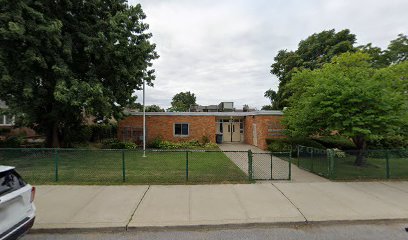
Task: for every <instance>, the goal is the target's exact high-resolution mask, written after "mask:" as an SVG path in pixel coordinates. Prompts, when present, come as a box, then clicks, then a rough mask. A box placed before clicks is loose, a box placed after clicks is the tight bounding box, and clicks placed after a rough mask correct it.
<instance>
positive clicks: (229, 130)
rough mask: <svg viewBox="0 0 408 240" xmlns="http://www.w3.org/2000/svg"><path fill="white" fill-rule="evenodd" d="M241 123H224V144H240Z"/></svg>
mask: <svg viewBox="0 0 408 240" xmlns="http://www.w3.org/2000/svg"><path fill="white" fill-rule="evenodd" d="M239 127H240V125H239V122H224V123H222V128H223V130H224V133H223V142H240V141H241V133H240V129H239Z"/></svg>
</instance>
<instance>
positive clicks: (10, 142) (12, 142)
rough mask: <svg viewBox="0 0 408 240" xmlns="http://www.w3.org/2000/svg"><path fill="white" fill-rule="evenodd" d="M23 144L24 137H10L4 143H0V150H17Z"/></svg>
mask: <svg viewBox="0 0 408 240" xmlns="http://www.w3.org/2000/svg"><path fill="white" fill-rule="evenodd" d="M23 142H24V137H22V136H11V137H8V138H6V140H4V141H0V148H18V147H21V144H22V143H23Z"/></svg>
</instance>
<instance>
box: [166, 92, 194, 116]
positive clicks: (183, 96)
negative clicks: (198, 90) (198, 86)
mask: <svg viewBox="0 0 408 240" xmlns="http://www.w3.org/2000/svg"><path fill="white" fill-rule="evenodd" d="M194 104H196V96H195V94H194V93H191V92H190V91H188V92H180V93H177V94H176V95H174V97H173V100H172V101H171V107H170V108H169V111H170V112H187V111H188V110H189V109H190V106H191V105H194Z"/></svg>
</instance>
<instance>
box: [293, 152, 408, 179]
mask: <svg viewBox="0 0 408 240" xmlns="http://www.w3.org/2000/svg"><path fill="white" fill-rule="evenodd" d="M312 159H313V161H312ZM298 161H299V167H300V168H303V169H305V170H308V171H310V172H313V173H316V174H318V175H321V176H324V177H327V178H328V177H329V173H328V160H327V157H326V156H314V157H313V158H310V157H300V158H296V159H294V160H293V163H294V164H297V162H298ZM354 161H355V156H353V155H346V157H344V158H335V163H334V164H335V166H334V176H333V179H334V180H376V179H387V171H386V168H387V167H386V159H385V157H368V158H366V165H364V166H362V167H359V166H355V165H354ZM389 166H390V179H408V158H404V157H398V156H392V157H390V158H389Z"/></svg>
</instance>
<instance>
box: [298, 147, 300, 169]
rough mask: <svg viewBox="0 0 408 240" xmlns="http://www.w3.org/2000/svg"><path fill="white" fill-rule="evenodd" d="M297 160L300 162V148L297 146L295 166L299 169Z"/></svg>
mask: <svg viewBox="0 0 408 240" xmlns="http://www.w3.org/2000/svg"><path fill="white" fill-rule="evenodd" d="M299 160H300V146H299V145H297V166H298V167H299Z"/></svg>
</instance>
